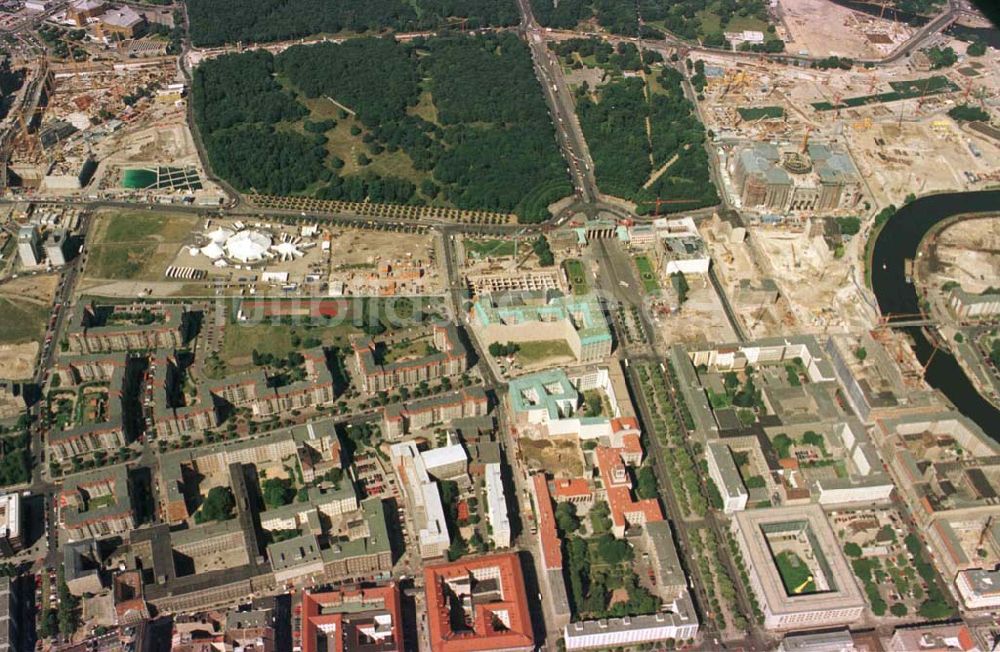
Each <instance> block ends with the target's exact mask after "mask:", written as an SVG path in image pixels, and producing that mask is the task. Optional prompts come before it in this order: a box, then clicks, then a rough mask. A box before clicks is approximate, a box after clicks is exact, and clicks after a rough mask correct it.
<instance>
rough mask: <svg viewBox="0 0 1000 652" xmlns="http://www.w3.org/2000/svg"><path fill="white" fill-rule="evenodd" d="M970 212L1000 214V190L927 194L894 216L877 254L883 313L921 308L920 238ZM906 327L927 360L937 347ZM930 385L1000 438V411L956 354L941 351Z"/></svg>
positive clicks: (875, 284)
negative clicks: (911, 271) (909, 264)
mask: <svg viewBox="0 0 1000 652" xmlns="http://www.w3.org/2000/svg"><path fill="white" fill-rule="evenodd" d="M966 213H1000V190H984V191H980V192H963V193H950V194H945V195H931V196H929V197H923V198H921V199H918V200H916V201H915V202H913V203H911V204H907V205H906V206H904V207H903V208H901V209H899V211H897V212H896V214H895V215H893V216H892V218H890V219H889V221H888V222H887V223H886V224H885V226H884V227H883V228H882V231H881V232H880V233H879V236H878V239H877V240H876V241H875V248H874V251H873V253H872V290H873V291H874V293H875V298H876V299H877V300H878V305H879V309H880V310H881V311H882V314H883V315H886V314H890V313H892V314H914V313H918V312H920V305H919V301H918V299H917V291H916V288H915V287H914V285H913V284H911V283H907V282H906V271H905V269H904V261H905V260H906V259H907V258H916V255H917V248H918V247H919V246H920V241H921V240H923V238H924V236H925V235H926V234H927V231H928V230H929V229H930V228H931V227H933V226H934V225H935V224H937V223H938V222H940V221H941V220H945V219H948V218H949V217H954V216H956V215H963V214H966ZM905 330H906V331H907V332H908V333H909V335H911V336H912V337H913V340H914V342H915V350H916V353H917V358H918V359H919V360H920V361H921V362H922V363H925V364H926V363H927V359H928V358H929V357H930V355H931V353H932V351H933V349H934V346H933V345H932V344H931V343H930V342H929V341H928V340H927V337H926V336H925V335H924V333H923V331H922V330H921V329H920V328H907V329H905ZM927 383H928V384H929V385H930V386H931V387H934V388H936V389H939V390H941V392H943V393H944V394H945V396H947V397H948V398H949V399H950V400H951V402H952V403H954V404H955V407H956V408H958V411H959V412H961V413H962V414H964V415H965V416H967V417H969V418H970V419H972V420H973V421H975V422H976V423H977V424H979V427H980V428H982V429H983V430H984V431H985V432H986V433H987V434H988V435H990V436H991V437H993V438H994V439H996V440H998V441H1000V410H998V409H997V408H996V407H994V406H993V404H992V403H990V402H989V401H987V400H986V399H984V398H983V397H982V396H980V394H979V392H977V391H976V388H975V386H974V385H973V384H972V382H971V381H970V380H969V379H968V377H967V376H966V375H965V372H964V371H963V370H962V367H961V366H959V364H958V362H957V361H956V360H955V358H954V357H953V356H952V355H951V354H949V353H946V352H945V351H943V350H942V351H938V352H937V354H936V355H935V356H934V359H933V360H932V361H931V364H930V366H929V367H928V368H927Z"/></svg>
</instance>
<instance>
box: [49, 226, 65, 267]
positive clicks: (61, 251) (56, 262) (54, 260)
mask: <svg viewBox="0 0 1000 652" xmlns="http://www.w3.org/2000/svg"><path fill="white" fill-rule="evenodd" d="M68 246H69V232H67V231H66V229H56V230H54V231H52V233H50V234H49V237H47V238H46V239H45V257H46V258H47V259H48V261H49V265H52V266H53V267H62V266H63V265H65V264H66V248H67V247H68Z"/></svg>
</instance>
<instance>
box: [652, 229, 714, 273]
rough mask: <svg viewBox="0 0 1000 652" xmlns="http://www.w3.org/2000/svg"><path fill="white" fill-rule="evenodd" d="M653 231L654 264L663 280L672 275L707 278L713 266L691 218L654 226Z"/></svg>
mask: <svg viewBox="0 0 1000 652" xmlns="http://www.w3.org/2000/svg"><path fill="white" fill-rule="evenodd" d="M653 226H654V228H655V229H656V236H657V238H656V241H657V244H658V247H657V252H656V254H657V255H656V264H657V266H658V268H659V270H660V273H661V274H663V275H664V276H670V275H671V274H675V273H680V274H707V273H708V268H709V265H711V263H712V258H711V256H709V255H708V248H707V247H706V246H705V241H704V239H702V237H701V234H700V233H698V227H697V226H695V223H694V220H693V219H691V218H690V217H682V218H678V219H672V220H668V219H666V218H660V219H658V220H656V221H655V222H654V223H653Z"/></svg>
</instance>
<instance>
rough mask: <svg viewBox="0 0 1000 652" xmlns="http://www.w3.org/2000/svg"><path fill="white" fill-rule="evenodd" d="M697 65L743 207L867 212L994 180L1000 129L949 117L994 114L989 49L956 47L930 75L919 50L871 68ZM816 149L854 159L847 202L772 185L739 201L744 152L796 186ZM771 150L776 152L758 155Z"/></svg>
mask: <svg viewBox="0 0 1000 652" xmlns="http://www.w3.org/2000/svg"><path fill="white" fill-rule="evenodd" d="M938 40H939V41H940V43H938V44H937V45H938V46H940V47H942V48H944V47H951V48H953V49H954V50H955V51H956V52H957V53H961V52H964V50H965V49H966V48H967V44H966V43H964V42H961V41H957V40H954V39H950V38H947V37H943V36H942V37H938ZM702 60H703V61H704V63H705V76H706V79H707V83H706V87H705V89H704V91H703V93H702V95H701V96H700V97H702V98H703V100H701V101H700V102H699V104H700V113H701V115H702V117H703V120H704V122H705V126H706V128H707V129H709V130H710V133H713V134H714V144H715V146H716V147H717V154H718V155H719V158H720V160H721V161H722V162H723V163H724V165H723V167H724V168H725V170H724V172H725V174H724V175H723V177H724V178H723V186H724V191H725V192H726V193H727V194H728V195H729V196H730V198H731V200H733V203H734V204H735V205H737V206H739V207H741V208H744V209H746V210H748V211H749V212H751V213H753V212H757V213H759V214H762V215H763V214H767V213H782V214H786V215H787V213H788V212H793V213H794V212H796V209H800V210H799V212H800V213H801V215H802V216H808V215H809V214H816V212H817V210H816V209H819V210H820V211H821V213H820V214H823V215H827V214H836V210H837V209H841V211H842V214H847V213H849V212H852V211H854V212H859V211H860V212H864V211H865V210H866V208H865V207H866V206H867V207H875V206H883V205H886V204H889V203H894V204H896V205H899V204H901V203H902V201H903V199H904V198H905V197H906V196H907V195H909V194H910V193H915V194H917V195H920V194H926V193H931V192H935V191H943V190H974V189H981V188H983V187H986V186H989V185H991V184H994V183H996V181H997V180H998V179H1000V167H998V165H997V161H1000V132H997V131H996V130H994V129H992V128H991V127H990V126H989V125H988V124H987V123H982V122H975V121H971V122H966V121H959V120H956V119H954V118H952V117H950V116H949V115H948V112H949V110H951V109H953V108H955V107H956V106H959V105H968V106H978V107H980V108H982V109H983V110H985V111H986V112H987V113H990V112H991V111H994V110H995V106H996V105H997V102H998V99H997V98H998V96H1000V95H998V94H1000V74H998V71H1000V65H998V64H1000V57H998V54H997V51H996V50H991V49H988V50H987V52H986V54H985V55H984V56H981V57H967V56H962V55H961V54H959V55H958V61H957V63H956V64H955V65H954V66H951V67H943V68H941V69H935V70H932V69H931V68H932V65H931V62H930V60H929V58H928V56H927V54H926V51H918V52H915V53H913V54H912V55H911V56H910V57H907V58H903V59H901V60H900V61H899V62H898V63H895V64H891V65H882V66H879V67H877V68H864V67H861V66H858V65H851V64H848V65H847V67H848V68H849V69H847V70H845V69H841V68H839V67H836V66H833V67H832V68H831V69H823V68H802V67H798V66H794V65H784V64H779V63H774V62H767V61H759V62H746V61H743V60H737V59H736V58H734V57H730V56H728V55H725V54H716V53H713V54H710V55H705V56H704V57H703V58H702ZM817 147H820V148H826V149H827V150H829V151H831V152H833V153H834V154H835V155H843V156H845V157H846V158H847V159H848V160H849V161H850V163H851V167H853V171H852V173H853V176H854V177H856V179H857V180H858V181H859V182H861V183H860V186H859V188H858V189H857V197H856V198H854V200H853V201H849V202H846V203H845V202H842V201H838V203H837V205H830V204H827V205H825V206H824V205H823V204H824V202H823V201H820V202H819V204H816V203H813V202H803V203H801V205H796V202H795V201H794V196H793V195H787V194H784V193H783V192H779V191H775V190H772V194H774V197H772V198H770V199H769V200H768V201H764V202H761V201H754V202H753V203H752V205H746V204H747V202H746V200H747V194H748V191H747V189H746V186H745V184H744V182H743V179H742V178H737V177H738V176H739V174H738V173H736V168H737V167H738V162H739V158H740V157H741V156H744V157H748V156H749V155H746V154H744V152H746V151H747V150H758V151H756V152H754V153H753V155H752V158H755V159H758V160H761V161H762V162H764V161H763V160H764V159H767V158H771V159H773V160H771V161H770V164H766V162H765V163H764V164H762V165H760V166H758V167H759V168H760V172H761V173H762V174H765V175H770V176H771V178H772V182H773V183H775V184H778V185H781V184H790V185H792V186H799V185H803V184H802V183H800V182H799V178H800V176H802V175H804V176H802V178H806V177H807V176H808V175H809V174H813V173H815V172H817V171H818V170H817V169H816V166H815V157H814V156H812V154H813V151H812V150H813V149H814V148H817ZM768 148H774V149H775V150H777V151H776V152H772V153H770V154H769V153H768V152H766V151H760V150H761V149H768ZM796 153H798V156H796V155H795V154H796ZM803 156H809V158H811V159H813V160H811V161H810V160H802V159H801V157H803ZM820 176H821V177H822V176H823V175H822V173H821V174H820ZM786 177H787V178H786ZM807 181H808V179H807ZM821 181H822V179H821ZM805 185H808V183H805ZM755 190H756V191H757V192H762V191H761V190H757V189H755ZM750 194H753V193H750ZM755 199H757V200H759V197H755ZM785 200H788V201H787V202H785Z"/></svg>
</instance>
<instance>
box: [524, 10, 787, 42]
mask: <svg viewBox="0 0 1000 652" xmlns="http://www.w3.org/2000/svg"><path fill="white" fill-rule="evenodd" d="M532 8H533V10H534V14H535V17H536V18H537V19H538V21H539V22H540V23H541V24H543V25H545V26H547V27H556V28H563V29H568V28H571V27H574V26H576V25H577V23H579V22H580V21H583V20H588V19H590V18H596V19H597V22H598V23H600V25H601V26H602V27H604V28H605V29H607V30H608V31H610V32H613V33H615V34H624V35H627V36H636V35H638V34H639V33H640V32H641V33H642V36H644V37H650V38H656V37H662V36H663V33H662V32H661V31H659V29H657V28H656V27H652V26H651V25H652V24H654V23H655V24H657V25H663V27H664V28H665V29H666V30H667V31H669V32H671V33H673V34H676V35H678V36H681V37H683V38H687V39H692V40H694V39H696V38H698V37H699V35H703V33H704V31H705V30H704V29H703V26H702V17H701V16H699V12H702V11H704V10H711V11H712V13H713V14H715V15H717V16H718V18H719V28H720V29H723V30H725V29H726V28H727V26H728V25H729V22H730V21H731V20H732V19H733V18H735V17H738V16H739V17H749V16H752V17H754V18H757V19H759V20H767V3H766V2H764V0H639V2H622V1H621V0H558V2H557V1H556V0H535V2H534V3H533V4H532ZM640 15H641V16H642V22H641V23H640V21H639V16H640ZM720 36H721V34H720ZM716 41H717V42H715V43H713V44H715V45H721V42H718V39H716Z"/></svg>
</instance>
